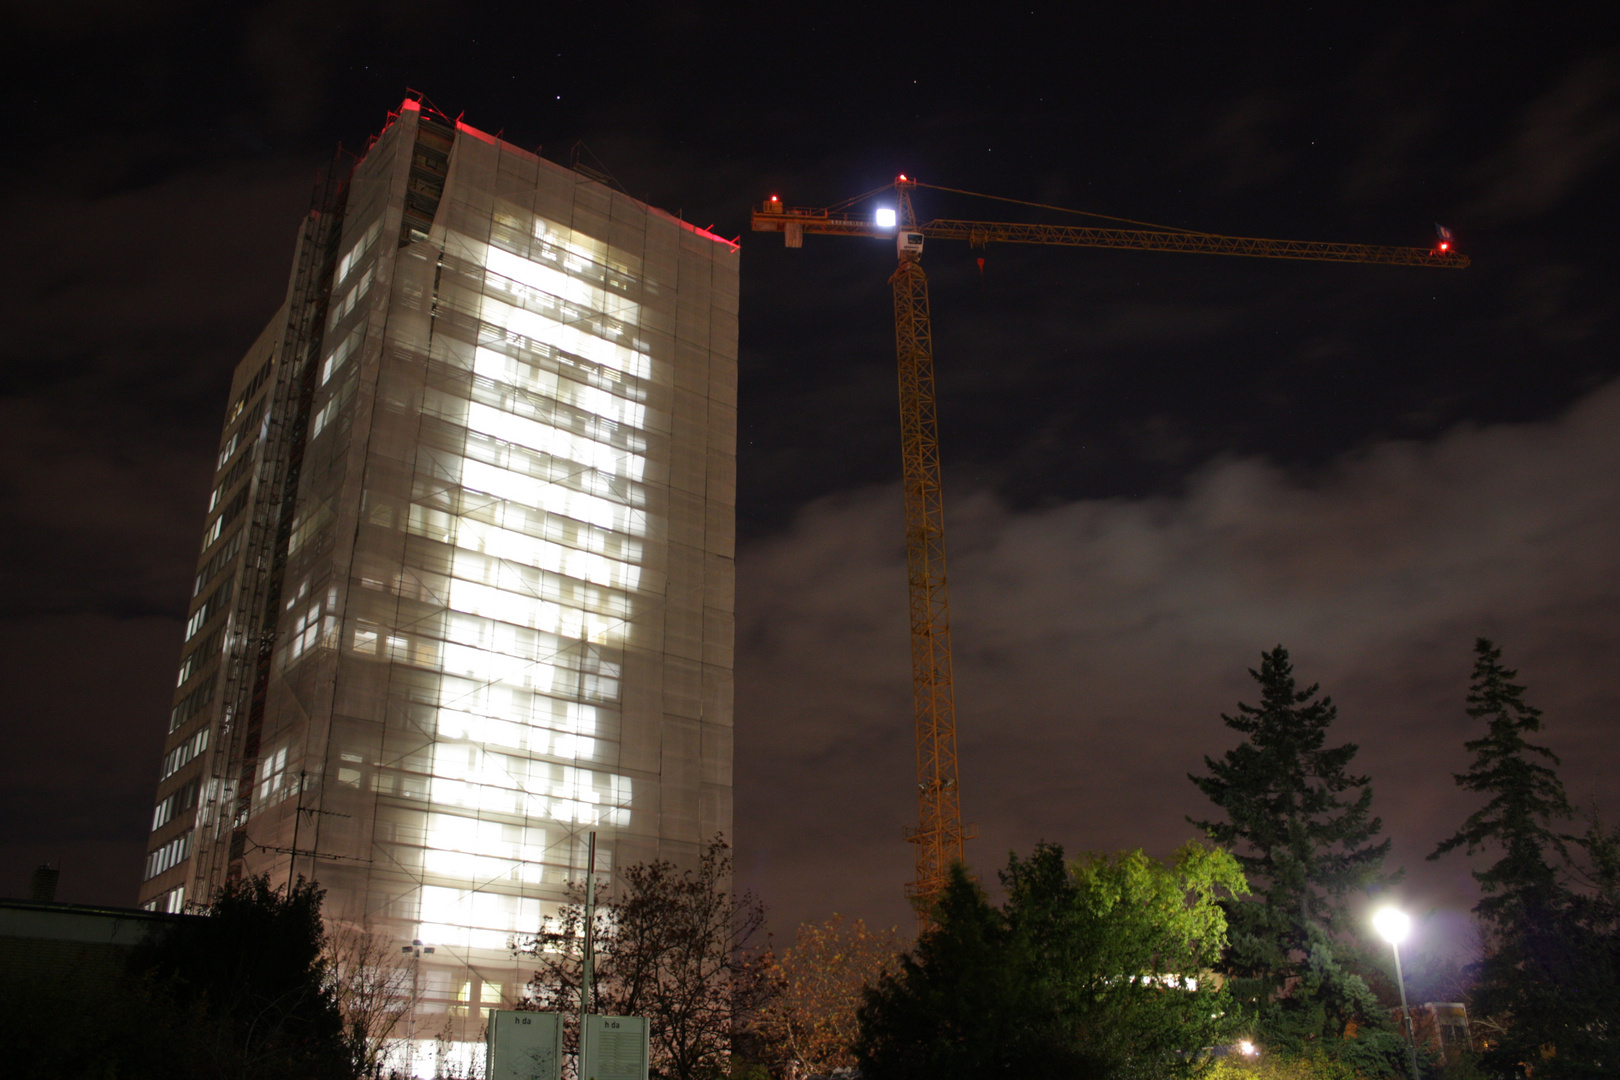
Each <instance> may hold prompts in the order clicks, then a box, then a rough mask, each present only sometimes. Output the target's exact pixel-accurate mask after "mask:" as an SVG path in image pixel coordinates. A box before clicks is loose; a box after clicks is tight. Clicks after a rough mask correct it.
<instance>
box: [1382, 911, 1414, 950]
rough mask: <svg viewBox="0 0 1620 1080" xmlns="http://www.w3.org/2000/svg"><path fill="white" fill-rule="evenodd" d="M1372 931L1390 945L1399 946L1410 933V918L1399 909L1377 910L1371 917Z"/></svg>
mask: <svg viewBox="0 0 1620 1080" xmlns="http://www.w3.org/2000/svg"><path fill="white" fill-rule="evenodd" d="M1373 929H1375V930H1377V931H1378V936H1379V937H1381V938H1383V939H1384V940H1385V941H1387V942H1389V943H1390V944H1391V945H1399V944H1400V943H1401V942H1403V941H1405V940H1406V935H1407V934H1409V933H1411V931H1412V917H1411V916H1410V915H1408V914H1407V913H1406V912H1404V911H1402V910H1400V909H1399V908H1392V907H1387V908H1379V909H1378V911H1377V913H1375V914H1374V915H1373Z"/></svg>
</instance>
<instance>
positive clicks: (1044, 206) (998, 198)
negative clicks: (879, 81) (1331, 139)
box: [843, 180, 1216, 236]
mask: <svg viewBox="0 0 1620 1080" xmlns="http://www.w3.org/2000/svg"><path fill="white" fill-rule="evenodd" d="M916 184H917V186H918V187H925V188H932V189H933V190H934V191H948V192H950V193H951V194H953V195H968V196H971V197H973V198H975V199H990V200H991V201H993V202H1004V203H1013V204H1014V205H1016V206H1030V207H1034V208H1035V209H1037V210H1055V211H1057V212H1058V213H1060V214H1079V215H1081V216H1082V217H1092V218H1100V219H1102V220H1103V221H1117V222H1120V223H1121V224H1124V225H1140V226H1142V227H1143V228H1145V229H1157V230H1159V231H1161V232H1173V233H1183V234H1185V235H1187V236H1215V235H1216V234H1215V233H1207V232H1199V231H1198V230H1197V229H1178V228H1177V227H1176V226H1174V225H1157V224H1155V223H1153V222H1151V221H1137V220H1136V219H1134V218H1123V217H1114V216H1113V215H1112V214H1095V213H1092V212H1091V211H1090V210H1071V209H1070V208H1069V207H1067V206H1052V205H1050V204H1048V203H1038V202H1030V201H1028V200H1027V199H1009V198H1007V197H1006V196H1005V195H986V194H984V193H983V192H979V191H963V190H962V189H961V188H952V187H941V186H940V185H938V184H925V183H923V182H922V181H921V180H918V181H916ZM877 190H878V191H882V190H883V189H882V188H878V189H877ZM867 194H869V195H870V194H876V192H868V193H867ZM863 198H866V196H865V195H859V196H856V199H863ZM849 201H850V202H854V201H855V199H851V200H849ZM843 205H848V203H845V204H843Z"/></svg>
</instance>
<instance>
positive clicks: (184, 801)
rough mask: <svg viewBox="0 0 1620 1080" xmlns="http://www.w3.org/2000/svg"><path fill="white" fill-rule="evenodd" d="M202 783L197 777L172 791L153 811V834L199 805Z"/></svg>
mask: <svg viewBox="0 0 1620 1080" xmlns="http://www.w3.org/2000/svg"><path fill="white" fill-rule="evenodd" d="M200 783H201V781H200V780H199V779H197V778H196V777H193V778H192V779H190V780H187V781H186V782H185V783H184V784H181V785H180V786H179V787H178V788H176V789H175V790H174V791H171V792H170V793H169V796H168V798H166V799H164V800H163V801H162V802H160V803H158V804H157V806H155V807H154V808H153V809H152V831H153V832H157V831H158V830H159V829H161V828H163V826H165V825H167V824H168V823H169V822H170V821H172V820H174V815H176V814H180V813H184V812H185V811H187V810H190V809H191V808H192V807H193V806H196V805H197V789H198V787H199V786H200Z"/></svg>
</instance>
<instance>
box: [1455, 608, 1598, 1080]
mask: <svg viewBox="0 0 1620 1080" xmlns="http://www.w3.org/2000/svg"><path fill="white" fill-rule="evenodd" d="M1474 652H1475V656H1476V658H1475V662H1474V677H1473V684H1472V686H1471V687H1470V689H1469V692H1468V715H1469V716H1472V717H1474V718H1475V719H1476V720H1484V721H1485V734H1484V736H1483V737H1481V738H1478V739H1474V740H1472V741H1470V742H1468V743H1465V744H1464V746H1465V748H1466V749H1467V750H1468V751H1470V752H1471V753H1472V754H1473V755H1474V763H1473V767H1472V768H1470V769H1469V770H1468V771H1467V772H1466V773H1461V774H1458V775H1457V777H1456V780H1457V784H1458V786H1459V787H1462V788H1464V789H1466V790H1468V791H1472V792H1475V793H1477V794H1479V795H1483V796H1485V797H1486V800H1487V801H1486V803H1485V805H1484V806H1482V807H1481V808H1480V809H1478V810H1476V811H1474V813H1472V814H1470V815H1469V816H1468V819H1467V820H1466V821H1464V822H1463V824H1462V828H1460V829H1458V830H1457V832H1456V834H1455V835H1453V836H1452V837H1450V838H1449V839H1447V840H1445V841H1443V842H1442V843H1441V844H1440V845H1439V846H1438V847H1437V848H1435V850H1434V852H1433V853H1432V854H1431V855H1430V856H1429V858H1431V859H1437V858H1439V857H1440V856H1442V855H1444V854H1446V853H1448V852H1450V851H1454V850H1456V849H1457V848H1459V847H1460V848H1463V849H1464V850H1465V851H1466V852H1467V853H1468V854H1470V855H1473V854H1475V853H1477V852H1480V851H1489V852H1492V853H1493V854H1495V855H1496V861H1495V862H1494V863H1492V864H1491V865H1490V866H1488V867H1486V868H1485V869H1483V870H1475V871H1474V879H1475V880H1476V881H1478V882H1479V887H1480V891H1481V893H1483V894H1484V895H1483V896H1482V897H1481V898H1480V901H1479V903H1478V904H1477V905H1475V907H1474V913H1475V914H1476V915H1478V916H1479V919H1480V922H1481V923H1482V924H1483V928H1484V930H1485V937H1486V956H1485V958H1484V959H1483V960H1482V961H1481V963H1480V966H1479V982H1478V985H1477V988H1476V990H1475V994H1474V1002H1473V1004H1474V1010H1475V1012H1476V1013H1479V1014H1483V1015H1487V1016H1496V1017H1500V1018H1502V1019H1503V1020H1505V1021H1506V1023H1505V1034H1504V1035H1503V1037H1502V1038H1501V1039H1500V1040H1498V1041H1497V1042H1496V1043H1495V1044H1494V1045H1493V1046H1492V1047H1491V1048H1490V1049H1489V1050H1488V1051H1487V1052H1486V1054H1485V1056H1484V1064H1485V1065H1486V1068H1487V1070H1488V1071H1490V1072H1492V1073H1494V1074H1496V1075H1501V1076H1511V1075H1515V1073H1516V1072H1517V1071H1518V1069H1519V1066H1520V1065H1521V1064H1522V1063H1526V1062H1530V1063H1535V1064H1536V1065H1537V1066H1538V1068H1537V1075H1538V1076H1540V1075H1543V1074H1544V1073H1546V1074H1548V1075H1555V1076H1556V1075H1559V1074H1564V1075H1580V1073H1579V1072H1575V1071H1571V1070H1572V1068H1574V1067H1575V1066H1576V1062H1574V1061H1573V1060H1572V1059H1571V1055H1570V1053H1569V1050H1570V1048H1571V1046H1572V1044H1573V1042H1574V1041H1575V1040H1576V1039H1577V1038H1579V1035H1578V1034H1577V1033H1575V1032H1573V1031H1571V1030H1570V1024H1571V1021H1572V1020H1573V1019H1574V1016H1575V1013H1574V1011H1573V1010H1572V1005H1574V1004H1576V1002H1575V1001H1574V1000H1573V999H1570V1000H1566V998H1569V996H1570V995H1571V993H1572V991H1573V989H1574V988H1573V987H1572V986H1570V985H1569V976H1570V975H1571V974H1572V973H1573V972H1574V970H1576V968H1577V967H1578V966H1579V964H1580V961H1581V953H1582V952H1583V951H1584V950H1582V949H1581V948H1579V947H1578V944H1577V943H1578V942H1579V940H1580V938H1581V937H1582V936H1583V935H1582V934H1580V932H1579V926H1578V923H1579V918H1578V914H1577V909H1578V908H1579V907H1580V906H1581V905H1580V904H1579V903H1578V902H1577V899H1576V897H1575V895H1574V894H1573V893H1572V892H1571V891H1570V889H1569V887H1568V885H1567V883H1566V880H1565V878H1564V874H1563V872H1562V871H1563V868H1565V867H1567V865H1568V862H1569V852H1568V849H1567V847H1566V843H1565V841H1566V837H1565V836H1564V835H1563V834H1562V833H1561V832H1559V823H1560V822H1562V821H1567V820H1568V819H1569V818H1570V817H1571V816H1572V814H1571V810H1570V805H1569V800H1568V798H1567V797H1566V796H1565V794H1564V785H1563V782H1562V781H1560V780H1559V779H1558V773H1557V772H1556V771H1555V766H1557V765H1558V764H1560V762H1559V760H1558V756H1557V755H1556V754H1554V753H1553V752H1552V751H1551V750H1549V749H1548V748H1547V747H1545V746H1537V745H1535V744H1533V743H1531V742H1530V741H1529V740H1528V739H1527V738H1526V736H1528V735H1531V734H1533V733H1535V732H1538V731H1540V730H1541V711H1540V710H1539V709H1536V708H1534V707H1533V706H1530V705H1527V704H1526V703H1525V701H1524V687H1523V686H1519V685H1517V684H1515V683H1514V682H1513V680H1514V679H1515V678H1517V676H1518V672H1516V671H1511V670H1509V669H1507V668H1505V667H1503V666H1502V650H1501V649H1498V648H1497V647H1496V646H1495V645H1493V644H1492V643H1491V642H1490V641H1488V640H1486V639H1485V638H1479V639H1478V640H1477V641H1475V643H1474ZM1560 1043H1562V1045H1563V1047H1564V1050H1565V1053H1564V1054H1563V1055H1556V1051H1557V1047H1558V1046H1559V1045H1560ZM1544 1048H1551V1049H1552V1050H1553V1052H1554V1054H1555V1056H1554V1057H1552V1058H1549V1059H1548V1060H1547V1062H1546V1063H1545V1065H1544V1064H1543V1060H1542V1059H1543V1049H1544ZM1560 1058H1562V1060H1560ZM1610 1064H1611V1065H1612V1064H1613V1062H1610Z"/></svg>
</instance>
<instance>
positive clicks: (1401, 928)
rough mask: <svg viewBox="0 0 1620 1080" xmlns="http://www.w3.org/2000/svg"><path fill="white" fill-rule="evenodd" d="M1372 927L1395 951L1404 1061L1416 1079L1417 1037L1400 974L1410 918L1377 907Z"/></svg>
mask: <svg viewBox="0 0 1620 1080" xmlns="http://www.w3.org/2000/svg"><path fill="white" fill-rule="evenodd" d="M1373 927H1374V929H1376V930H1377V931H1378V934H1379V936H1380V937H1382V938H1383V939H1384V940H1385V941H1387V942H1389V947H1390V948H1391V949H1392V950H1394V952H1395V985H1396V986H1398V987H1400V990H1401V1019H1402V1020H1403V1021H1404V1022H1405V1024H1406V1063H1407V1066H1408V1067H1409V1068H1410V1069H1411V1071H1412V1080H1418V1067H1417V1039H1416V1037H1415V1036H1414V1035H1413V1033H1412V1010H1411V1009H1410V1008H1408V1007H1407V1004H1406V980H1405V978H1404V977H1403V976H1402V975H1401V942H1402V941H1404V940H1406V935H1407V934H1408V933H1410V932H1411V929H1412V919H1411V916H1409V915H1407V914H1406V912H1404V911H1402V910H1400V909H1399V908H1392V907H1386V908H1379V909H1378V911H1377V912H1376V913H1375V914H1374V915H1373Z"/></svg>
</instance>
